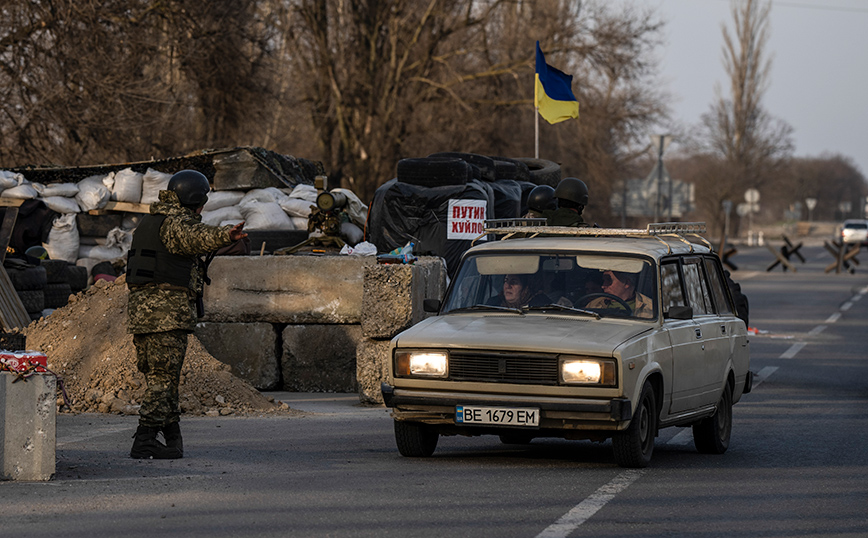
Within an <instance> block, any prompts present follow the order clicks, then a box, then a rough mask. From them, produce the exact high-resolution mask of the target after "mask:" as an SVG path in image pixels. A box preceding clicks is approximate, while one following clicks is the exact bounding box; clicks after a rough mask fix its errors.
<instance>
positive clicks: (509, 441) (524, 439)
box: [500, 433, 533, 445]
mask: <svg viewBox="0 0 868 538" xmlns="http://www.w3.org/2000/svg"><path fill="white" fill-rule="evenodd" d="M531 441H533V435H530V434H529V433H505V434H503V435H501V436H500V442H501V443H503V444H505V445H529V444H530V442H531Z"/></svg>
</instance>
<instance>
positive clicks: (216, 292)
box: [202, 256, 376, 324]
mask: <svg viewBox="0 0 868 538" xmlns="http://www.w3.org/2000/svg"><path fill="white" fill-rule="evenodd" d="M374 264H376V260H375V259H374V258H373V257H368V256H364V257H362V256H218V257H217V258H215V259H214V261H213V262H212V263H211V266H210V267H209V269H208V274H209V276H210V277H211V279H212V282H211V285H210V286H206V287H205V297H204V303H205V316H206V317H205V318H203V320H202V321H212V322H241V323H250V322H268V323H289V324H298V323H323V324H333V323H347V324H356V323H359V322H360V321H361V317H362V316H361V311H362V281H363V270H364V268H365V267H366V266H369V265H374Z"/></svg>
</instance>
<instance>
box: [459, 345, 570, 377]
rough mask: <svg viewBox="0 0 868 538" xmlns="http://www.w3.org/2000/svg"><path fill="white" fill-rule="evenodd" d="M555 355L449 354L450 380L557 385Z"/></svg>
mask: <svg viewBox="0 0 868 538" xmlns="http://www.w3.org/2000/svg"><path fill="white" fill-rule="evenodd" d="M558 378H559V376H558V357H557V355H536V354H522V353H509V352H503V353H496V352H490V353H484V352H475V351H473V352H469V351H450V353H449V379H452V380H454V381H480V382H484V383H486V382H487V383H528V384H534V385H557V384H558Z"/></svg>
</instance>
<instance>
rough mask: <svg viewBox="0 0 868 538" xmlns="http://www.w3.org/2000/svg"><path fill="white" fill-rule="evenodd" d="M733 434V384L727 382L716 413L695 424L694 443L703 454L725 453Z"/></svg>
mask: <svg viewBox="0 0 868 538" xmlns="http://www.w3.org/2000/svg"><path fill="white" fill-rule="evenodd" d="M731 434H732V386H731V385H730V384H729V383H727V384H726V387H725V388H724V389H723V394H722V395H721V396H720V402H719V403H718V404H717V410H716V411H715V412H714V414H713V415H711V416H710V417H708V418H707V419H705V420H702V421H701V422H699V423H697V424H694V425H693V444H694V445H696V450H698V451H699V452H700V453H702V454H723V453H724V452H726V449H727V448H729V438H730V435H731Z"/></svg>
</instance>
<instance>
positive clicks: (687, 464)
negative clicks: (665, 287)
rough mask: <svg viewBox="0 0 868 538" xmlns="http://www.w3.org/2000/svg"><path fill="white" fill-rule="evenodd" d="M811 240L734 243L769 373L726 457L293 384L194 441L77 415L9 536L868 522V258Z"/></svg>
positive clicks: (745, 402) (760, 357)
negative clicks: (530, 429) (443, 433)
mask: <svg viewBox="0 0 868 538" xmlns="http://www.w3.org/2000/svg"><path fill="white" fill-rule="evenodd" d="M802 253H803V255H804V256H805V258H806V263H805V264H802V263H800V262H798V261H796V265H797V269H798V272H796V273H792V272H781V271H780V270H776V271H775V272H766V271H765V268H766V266H767V265H768V264H769V263H771V261H772V260H773V258H772V255H771V254H770V253H769V252H768V250H767V249H766V248H764V247H754V248H744V247H742V248H740V252H739V254H737V255H736V257H735V258H734V261H736V262H737V263H738V265H739V270H738V271H736V272H735V273H734V277H735V278H736V280H738V281H739V282H740V283H741V284H742V287H743V289H744V291H745V292H746V293H747V294H748V296H749V298H750V306H751V323H750V325H751V326H752V327H754V328H755V329H756V330H757V334H756V335H754V336H752V337H751V369H752V370H753V371H754V372H756V373H757V374H758V377H757V380H756V382H755V388H754V391H753V392H752V393H750V394H748V395H746V396H745V397H744V398H743V399H742V401H741V402H739V403H738V404H737V405H736V406H735V407H734V418H733V435H732V441H731V444H730V449H729V451H728V452H727V453H726V454H724V455H722V456H710V455H701V454H698V453H697V452H696V450H695V449H694V447H693V443H692V438H691V434H690V430H689V429H677V428H676V429H668V430H663V431H662V432H661V435H660V437H659V438H658V440H657V442H658V446H657V448H656V450H655V453H654V460H653V462H652V465H651V467H649V468H648V469H644V470H638V471H637V470H625V469H622V468H619V467H618V466H617V465H616V464H615V462H614V459H613V456H612V453H611V446H610V444H609V443H603V444H598V443H591V442H580V441H560V440H535V441H534V442H533V443H532V444H530V445H529V446H526V447H516V446H511V445H510V446H508V445H502V444H501V443H500V442H499V440H498V439H497V438H496V437H481V438H480V437H476V438H456V437H448V438H441V440H440V444H439V446H438V449H437V451H436V452H435V454H434V456H433V457H431V458H429V459H409V458H403V457H401V456H399V455H398V453H397V450H396V448H395V444H394V438H393V433H392V423H391V419H390V418H389V415H388V412H387V411H386V410H385V409H383V408H372V407H362V406H360V405H358V399H357V397H356V396H354V395H344V394H338V395H335V394H332V395H323V394H290V393H275V394H274V395H275V396H276V397H278V398H279V399H283V400H284V401H287V402H289V404H290V405H291V406H292V407H294V408H296V409H300V410H304V411H307V412H308V413H307V414H306V415H305V416H303V417H283V418H225V417H221V418H198V417H197V418H192V417H185V418H184V419H183V420H182V430H183V432H184V441H185V448H186V454H185V458H184V459H182V460H171V461H142V460H132V459H129V458H128V457H127V455H128V452H129V448H130V445H131V443H132V439H131V436H132V433H133V430H134V429H135V425H136V419H135V417H120V416H111V415H94V414H88V415H78V416H70V415H60V416H59V417H58V425H57V439H58V445H57V458H58V464H57V474H56V477H55V479H54V480H52V481H50V482H45V483H21V482H0V537H29V536H64V537H67V536H68V537H78V536H82V537H84V536H87V537H91V536H97V537H100V536H125V537H137V536H148V537H153V536H209V537H210V536H214V537H230V536H245V537H247V536H251V537H259V536H262V537H265V536H268V537H271V536H274V537H278V536H281V537H282V536H430V537H441V536H474V537H475V536H492V537H534V536H594V537H609V536H643V537H645V536H666V537H679V536H684V537H695V536H727V537H740V536H744V537H748V536H749V537H754V536H772V537H785V536H786V537H790V536H854V537H855V536H860V537H864V536H868V415H866V410H868V405H866V404H868V297H866V295H868V273H866V269H865V265H863V266H862V267H863V268H862V269H861V270H859V271H857V273H856V274H855V275H851V274H825V273H824V272H823V268H824V267H825V266H826V265H827V264H828V263H830V262H831V261H832V258H831V256H830V255H829V254H828V253H827V252H825V250H824V249H823V248H822V247H805V248H803V249H802ZM865 261H866V262H868V260H865ZM863 263H864V262H863Z"/></svg>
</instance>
